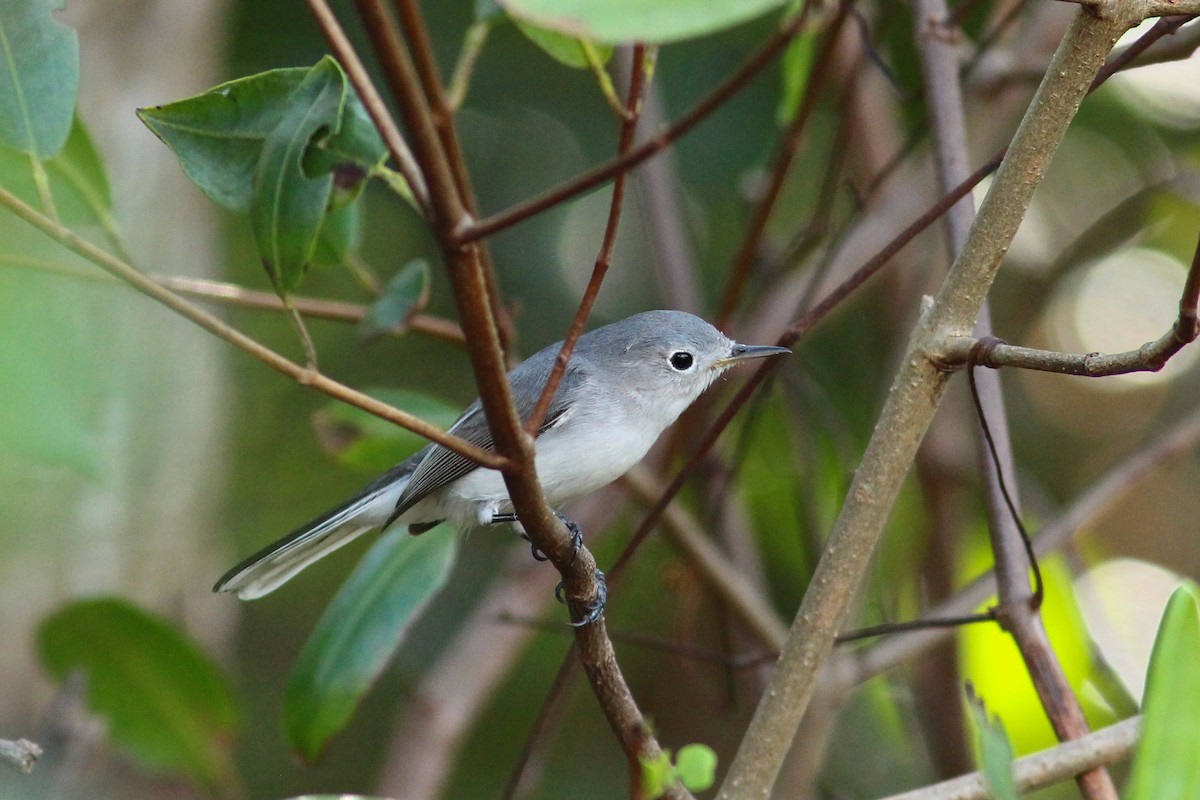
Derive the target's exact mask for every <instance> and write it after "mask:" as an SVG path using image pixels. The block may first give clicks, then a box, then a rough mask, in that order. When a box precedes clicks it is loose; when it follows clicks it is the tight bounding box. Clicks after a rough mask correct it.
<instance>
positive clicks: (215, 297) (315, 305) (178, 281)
mask: <svg viewBox="0 0 1200 800" xmlns="http://www.w3.org/2000/svg"><path fill="white" fill-rule="evenodd" d="M149 277H150V279H151V280H153V281H155V282H156V283H159V284H161V285H163V286H165V287H167V288H168V289H171V290H172V291H174V292H176V293H178V294H181V295H184V296H185V297H195V298H198V299H200V300H211V301H213V302H218V303H225V304H228V305H232V306H239V307H241V308H254V309H261V310H263V311H283V310H284V308H283V301H282V300H280V299H279V295H277V294H275V293H274V292H260V291H256V290H254V289H247V288H245V287H243V286H239V285H238V284H236V283H226V282H224V281H213V280H208V279H207V278H189V277H185V276H182V275H154V274H151V275H149ZM291 300H292V304H293V305H294V306H295V308H296V311H298V312H299V313H300V314H302V315H303V316H305V317H309V318H312V319H326V320H333V321H335V322H361V321H362V320H363V318H364V317H366V315H367V312H368V311H370V307H369V306H366V305H364V304H362V303H348V302H345V301H342V300H324V299H321V298H316V297H298V296H293V297H292V298H291ZM406 331H412V332H414V333H421V334H424V335H426V336H431V337H433V338H435V339H442V340H443V341H447V342H451V343H453V344H458V345H462V344H465V343H466V340H465V339H464V338H463V333H462V328H460V327H459V326H458V325H457V324H456V323H454V322H451V321H450V320H448V319H444V318H442V317H435V316H432V315H430V314H413V315H412V316H411V317H409V318H408V319H406V320H404V322H402V323H401V324H400V325H399V326H397V327H396V328H394V329H393V330H392V331H391V333H404V332H406Z"/></svg>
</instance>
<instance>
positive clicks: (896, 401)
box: [719, 11, 1138, 800]
mask: <svg viewBox="0 0 1200 800" xmlns="http://www.w3.org/2000/svg"><path fill="white" fill-rule="evenodd" d="M1137 21H1138V19H1137V18H1135V17H1134V16H1131V15H1130V13H1129V12H1128V11H1125V13H1123V14H1122V15H1121V16H1119V17H1109V18H1103V19H1102V18H1098V17H1096V16H1094V15H1093V14H1092V13H1090V12H1087V11H1082V12H1080V13H1078V14H1077V15H1076V16H1075V18H1074V20H1073V21H1072V23H1071V26H1070V27H1069V28H1068V30H1067V33H1066V35H1065V36H1064V38H1063V41H1062V44H1061V45H1060V46H1059V49H1058V51H1057V52H1056V53H1055V55H1054V58H1053V60H1052V61H1051V63H1050V66H1049V68H1048V69H1047V72H1046V77H1045V79H1044V80H1043V81H1042V85H1041V86H1040V87H1039V88H1038V92H1037V94H1036V95H1035V96H1034V98H1033V101H1032V103H1031V105H1030V108H1029V110H1028V112H1027V113H1026V115H1025V118H1024V119H1023V120H1022V123H1021V126H1020V127H1019V129H1018V131H1017V133H1016V136H1015V137H1014V139H1013V142H1012V145H1011V146H1010V147H1009V150H1008V153H1007V155H1006V157H1005V159H1004V162H1003V163H1002V164H1001V166H1000V168H999V170H998V171H997V174H996V177H995V179H994V181H993V183H992V187H991V189H990V191H989V192H988V195H987V197H986V198H985V199H984V201H983V205H982V206H981V208H980V210H979V216H978V218H977V219H976V222H975V224H974V225H973V226H972V228H971V233H970V235H969V236H968V238H967V241H966V242H965V244H964V247H963V249H962V252H961V253H960V255H959V257H958V258H957V259H956V260H955V263H954V266H953V267H952V268H951V270H950V274H949V275H948V276H947V278H946V281H945V283H944V284H943V285H942V289H941V291H940V292H939V293H938V296H937V297H936V298H935V300H934V302H933V305H932V306H931V308H930V309H929V311H928V312H927V313H926V314H925V315H924V316H923V318H922V319H921V320H920V322H919V323H918V326H917V329H916V331H914V334H913V337H912V339H911V341H910V343H909V346H908V351H907V353H906V354H905V356H904V358H903V361H902V366H901V368H900V370H899V372H898V373H897V375H896V379H895V381H894V383H893V385H892V389H891V391H890V392H889V394H888V398H887V401H886V403H885V405H884V409H883V411H882V413H881V414H880V417H879V421H878V424H877V426H876V428H875V432H874V434H873V435H872V437H871V440H870V443H869V444H868V445H867V450H866V452H865V454H864V455H863V459H862V462H861V464H860V465H859V468H858V470H857V471H856V472H855V476H854V481H853V482H852V484H851V486H850V491H849V494H848V497H847V501H846V504H845V505H844V506H843V508H842V512H841V514H840V515H839V516H838V520H837V522H836V523H835V525H834V529H833V532H832V533H831V535H830V538H829V543H828V546H827V549H826V551H825V553H824V555H823V556H822V558H821V561H820V563H819V564H818V566H817V569H816V572H815V573H814V576H813V579H812V582H811V584H810V585H809V589H808V592H807V593H806V594H805V597H804V601H803V603H802V604H801V607H800V610H799V612H798V613H797V615H796V619H795V621H794V623H793V625H792V628H791V631H790V634H789V637H788V641H787V644H786V645H785V647H784V649H783V652H782V653H781V655H780V660H779V663H778V665H777V667H776V670H775V673H774V675H773V676H772V679H771V683H770V685H769V686H768V688H767V693H766V701H765V702H762V703H760V704H759V707H758V709H757V710H756V712H755V714H754V718H753V719H752V720H751V723H750V727H749V729H748V730H747V733H746V736H745V738H744V739H743V740H742V744H741V746H740V747H739V749H738V753H737V756H736V757H735V759H734V761H733V763H732V764H731V765H730V768H729V771H728V773H727V774H726V777H725V781H724V783H723V784H722V786H721V790H720V793H719V797H721V798H723V800H734V798H738V799H739V800H740V799H741V798H756V799H757V798H761V797H763V796H766V795H767V794H769V793H770V790H771V787H772V786H773V785H774V783H775V777H776V775H777V774H778V771H779V768H780V766H781V765H782V762H783V758H784V756H785V755H786V753H787V751H788V748H789V747H790V746H791V742H792V738H793V736H794V734H795V731H796V728H797V727H798V725H799V723H800V719H801V717H802V716H803V715H804V710H805V708H806V707H807V705H808V702H809V699H810V698H811V696H812V691H813V689H814V687H815V685H816V680H817V673H818V667H819V665H820V664H821V663H823V662H824V661H825V659H826V658H827V657H828V655H829V651H830V649H831V648H832V645H833V640H834V636H835V635H836V633H837V628H838V626H839V625H840V623H841V619H842V616H843V615H844V613H845V611H846V609H847V607H848V605H849V602H850V598H851V596H852V595H853V593H854V592H855V591H856V590H857V587H858V585H859V582H860V581H861V579H862V576H863V574H864V573H865V571H866V568H867V564H868V561H869V559H870V556H871V553H872V552H873V550H874V548H875V545H876V543H877V542H878V539H879V536H880V535H881V534H882V531H883V528H884V525H885V523H886V521H887V518H888V515H889V513H890V511H891V508H892V505H893V503H894V502H895V499H896V496H897V494H898V493H899V491H900V486H901V483H902V482H903V479H904V476H905V475H906V473H907V472H908V468H909V465H910V464H911V463H912V459H913V457H914V456H915V454H916V451H917V448H918V447H919V445H920V442H921V439H922V438H923V436H924V433H925V430H926V428H927V427H928V425H929V422H930V420H931V419H932V417H933V413H934V411H935V410H936V409H937V407H938V404H939V403H940V400H941V397H942V395H943V393H944V391H945V386H946V382H947V376H946V374H945V373H944V372H942V371H941V370H940V369H939V368H938V367H937V365H936V364H935V363H934V362H933V361H932V359H931V358H930V357H929V355H928V354H929V352H930V351H931V350H936V349H939V348H938V347H936V345H937V344H938V343H939V342H940V341H941V340H942V339H944V338H945V337H947V336H952V335H962V334H963V333H965V332H966V331H969V330H970V329H971V326H972V323H973V322H974V319H975V316H976V314H977V313H978V311H979V307H980V305H981V304H982V303H983V299H984V297H986V295H987V291H988V289H989V288H990V286H991V283H992V281H993V280H994V278H995V276H996V273H997V271H998V270H999V267H1000V262H1001V260H1002V258H1003V255H1004V253H1005V252H1006V251H1007V249H1008V246H1009V244H1010V243H1011V241H1012V238H1013V236H1014V235H1015V234H1016V230H1017V226H1018V225H1019V224H1020V221H1021V219H1022V217H1023V216H1024V212H1025V210H1026V208H1028V205H1029V202H1030V201H1031V200H1032V197H1033V192H1034V189H1035V188H1036V187H1037V185H1038V184H1039V183H1040V181H1041V177H1042V175H1043V174H1044V173H1045V169H1046V166H1047V164H1048V163H1049V160H1050V158H1051V157H1052V155H1053V153H1054V151H1055V150H1056V149H1057V146H1058V144H1059V142H1060V141H1061V140H1062V137H1063V135H1064V134H1065V133H1066V128H1067V126H1068V124H1069V123H1070V121H1071V119H1073V117H1074V115H1075V112H1076V111H1077V110H1078V108H1079V105H1080V103H1081V102H1082V101H1083V98H1084V96H1085V95H1086V94H1087V92H1088V89H1089V87H1090V86H1091V83H1092V80H1093V78H1094V77H1095V76H1096V74H1097V72H1098V71H1099V70H1100V68H1101V67H1102V66H1103V64H1104V57H1105V55H1106V54H1107V53H1108V51H1109V49H1110V48H1111V47H1112V45H1113V44H1114V43H1115V42H1116V40H1117V37H1118V36H1120V34H1121V33H1123V32H1124V31H1125V30H1127V29H1128V28H1129V27H1130V26H1132V25H1133V24H1134V23H1136V22H1137Z"/></svg>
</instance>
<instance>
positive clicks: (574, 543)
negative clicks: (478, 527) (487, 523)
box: [492, 511, 583, 564]
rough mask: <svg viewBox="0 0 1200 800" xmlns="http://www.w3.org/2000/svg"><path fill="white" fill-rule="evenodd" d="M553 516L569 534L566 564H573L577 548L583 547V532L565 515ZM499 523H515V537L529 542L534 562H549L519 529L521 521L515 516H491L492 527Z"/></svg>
mask: <svg viewBox="0 0 1200 800" xmlns="http://www.w3.org/2000/svg"><path fill="white" fill-rule="evenodd" d="M554 516H556V517H558V518H559V519H560V520H561V521H562V524H563V525H565V526H566V527H567V531H568V532H569V533H570V534H571V560H570V561H568V562H567V563H568V564H573V563H574V562H575V557H576V556H577V555H579V548H580V547H583V530H582V529H581V528H580V527H579V523H577V522H576V521H575V520H573V519H571V518H570V517H568V516H566V515H565V514H563V513H562V512H560V511H555V512H554ZM501 522H510V523H516V525H517V535H518V536H520V537H521V538H522V539H524V540H525V541H527V542H529V550H530V554H531V555H532V556H533V560H534V561H549V560H550V558H549V557H548V556H547V555H546V554H545V553H543V552H542V551H541V550H539V549H538V546H537V545H536V544H534V543H533V542H530V541H529V534H527V533H526V532H525V529H524V528H522V527H521V521H520V519H518V518H517V515H516V514H493V515H492V524H493V525H495V524H498V523H501Z"/></svg>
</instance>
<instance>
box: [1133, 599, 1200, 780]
mask: <svg viewBox="0 0 1200 800" xmlns="http://www.w3.org/2000/svg"><path fill="white" fill-rule="evenodd" d="M1197 675H1200V590H1198V589H1197V587H1196V585H1195V584H1193V583H1186V584H1184V585H1182V586H1180V587H1179V588H1178V589H1176V590H1175V592H1174V593H1173V594H1172V595H1171V599H1170V600H1169V601H1168V602H1167V609H1166V611H1165V612H1164V613H1163V618H1162V622H1161V623H1160V624H1159V627H1158V636H1157V637H1156V638H1155V640H1154V649H1153V650H1152V651H1151V653H1150V666H1149V669H1148V670H1147V673H1146V698H1145V715H1144V717H1143V721H1142V738H1141V742H1139V744H1138V748H1137V755H1136V757H1135V758H1134V761H1133V774H1132V775H1131V776H1130V778H1129V786H1128V788H1127V792H1128V794H1127V797H1128V800H1149V799H1150V798H1160V797H1197V796H1200V759H1197V758H1196V753H1198V752H1200V728H1198V727H1197V726H1196V725H1195V724H1194V721H1195V720H1196V719H1200V681H1197V677H1196V676H1197Z"/></svg>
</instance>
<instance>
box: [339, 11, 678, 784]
mask: <svg viewBox="0 0 1200 800" xmlns="http://www.w3.org/2000/svg"><path fill="white" fill-rule="evenodd" d="M356 7H357V9H358V12H359V15H360V16H361V17H362V19H363V22H364V25H365V27H366V30H367V33H368V36H369V37H370V40H371V44H372V47H373V49H374V51H375V55H376V57H377V58H378V59H379V62H380V64H381V65H382V67H383V70H384V73H385V76H386V78H387V81H388V84H389V87H390V88H391V91H392V94H393V97H394V99H395V102H396V106H397V108H398V109H399V111H400V115H401V117H402V119H403V122H404V125H405V128H406V129H407V130H408V131H409V134H410V136H411V139H412V145H413V150H414V152H415V153H416V156H417V159H418V161H419V162H420V164H421V166H422V168H423V171H424V173H425V175H426V177H427V179H428V182H429V191H430V201H431V207H432V209H433V219H432V223H433V232H434V235H435V236H436V237H437V240H438V243H439V245H440V246H441V249H442V254H443V258H444V260H445V265H446V271H447V273H448V276H449V278H450V284H451V287H452V289H453V292H454V297H455V302H456V303H457V306H458V312H459V316H460V318H461V320H462V326H463V333H464V334H465V335H466V338H467V342H468V354H469V355H470V357H471V365H472V368H473V370H474V373H475V380H476V383H477V385H478V387H479V391H480V401H481V405H482V407H483V411H484V415H485V417H486V419H487V422H488V426H489V428H490V430H491V433H492V438H493V440H494V441H495V445H496V449H497V451H498V452H499V453H501V454H502V455H504V456H505V457H506V459H507V463H506V465H505V467H504V469H503V470H502V472H503V476H504V481H505V485H506V488H507V490H508V495H509V498H510V499H511V501H512V504H513V508H514V509H515V511H516V513H517V515H518V516H519V518H520V520H521V523H522V526H523V527H524V529H525V532H526V534H527V535H528V536H529V538H530V540H531V541H532V542H533V544H534V545H535V546H536V547H537V548H538V549H539V550H540V551H541V552H542V553H544V554H545V555H546V556H547V557H549V559H550V561H551V562H552V563H553V564H554V566H555V568H556V569H558V571H559V573H560V574H561V575H562V578H563V586H564V589H565V595H566V597H567V602H568V607H569V608H570V610H571V615H572V619H574V620H582V619H583V618H584V617H585V615H586V614H587V613H588V612H589V611H590V609H591V607H592V606H593V604H594V603H595V602H596V601H597V598H598V597H599V590H600V588H599V587H600V584H599V582H598V578H597V573H596V563H595V559H594V557H593V556H592V554H591V552H590V551H588V549H587V548H586V547H580V548H579V549H578V551H575V550H574V548H573V547H572V545H571V541H570V536H569V535H568V533H567V531H566V529H565V527H564V525H563V524H562V522H561V521H560V520H559V519H558V518H557V517H555V516H554V514H553V513H552V512H551V510H550V508H549V506H548V505H547V503H546V499H545V496H544V494H543V492H542V487H541V484H540V483H539V482H538V477H537V471H536V467H535V463H534V452H535V451H534V439H533V437H532V436H530V435H529V434H528V433H527V432H526V431H525V429H524V427H523V424H522V423H523V421H522V420H521V419H520V418H519V417H518V415H517V412H516V408H515V406H514V404H513V400H512V393H511V389H510V387H509V384H508V379H507V375H506V369H505V360H504V353H503V351H502V348H501V343H500V337H499V333H498V331H497V326H496V319H495V317H494V315H493V313H492V303H491V302H490V299H491V298H490V296H489V287H488V283H487V277H486V274H485V273H486V270H485V269H484V266H483V262H482V260H481V259H482V255H481V253H480V247H479V245H478V244H476V243H471V242H469V241H466V240H464V238H463V236H462V232H463V231H464V230H467V229H469V228H470V227H471V225H472V220H471V215H470V212H469V210H468V208H467V206H466V205H465V199H464V196H463V194H462V193H461V192H460V187H459V184H458V182H457V180H456V178H455V175H454V170H453V167H452V165H451V159H450V155H449V154H448V153H447V152H446V150H445V149H444V145H443V141H442V139H441V137H440V135H439V133H438V130H437V129H436V127H435V124H434V120H433V119H432V116H431V114H432V112H431V108H430V104H429V99H428V97H426V95H425V93H424V92H423V91H422V89H421V85H420V81H419V78H418V75H417V70H416V68H415V67H414V64H413V61H412V58H411V56H410V54H409V51H408V48H407V47H406V45H405V43H404V42H403V40H402V39H401V37H400V35H399V32H398V31H397V29H396V25H395V21H394V20H393V19H392V17H391V15H390V13H389V12H388V10H387V9H386V7H385V6H384V4H383V2H382V0H356ZM575 636H576V646H577V648H578V652H579V656H580V660H581V662H582V663H583V666H584V670H585V672H586V673H587V675H588V679H589V681H590V682H591V684H592V687H593V690H594V692H595V694H596V697H597V700H599V703H600V706H601V708H602V709H603V711H604V714H605V717H606V718H607V719H608V722H609V724H610V726H611V727H612V729H613V731H614V733H615V734H616V735H617V738H618V741H619V742H620V744H621V746H622V749H623V750H624V752H625V754H626V757H627V758H628V760H629V762H630V768H631V775H632V776H633V779H634V780H635V781H636V780H637V775H639V774H640V765H639V761H640V760H641V759H646V758H649V759H652V758H655V757H657V756H658V755H659V754H660V753H661V752H662V750H661V747H660V746H659V745H658V742H657V741H656V740H655V739H654V737H653V736H652V735H650V733H649V729H648V726H647V724H646V721H645V718H644V717H643V716H642V713H641V711H640V710H639V709H638V707H637V705H636V703H635V702H634V700H633V696H632V693H631V692H630V690H629V687H628V685H627V684H626V683H625V679H624V677H623V676H622V674H621V672H620V669H619V668H618V666H617V662H616V657H615V655H614V653H613V649H612V643H611V642H610V641H609V640H608V637H607V635H606V634H605V626H604V620H603V618H600V619H598V620H596V621H594V622H592V623H591V624H586V625H580V626H579V627H577V628H576V629H575ZM668 794H669V795H671V796H674V797H686V796H688V795H687V793H686V792H685V791H684V790H682V788H680V787H675V788H673V789H672V790H671V791H670V792H669V793H668Z"/></svg>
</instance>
